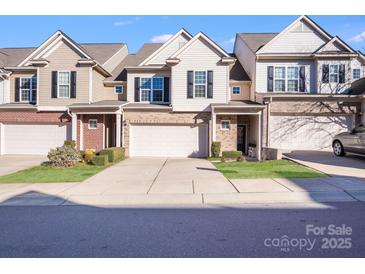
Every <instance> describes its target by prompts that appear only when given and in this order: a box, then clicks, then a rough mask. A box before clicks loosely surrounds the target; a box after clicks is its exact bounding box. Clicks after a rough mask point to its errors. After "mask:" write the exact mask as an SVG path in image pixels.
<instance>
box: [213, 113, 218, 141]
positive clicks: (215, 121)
mask: <svg viewBox="0 0 365 274" xmlns="http://www.w3.org/2000/svg"><path fill="white" fill-rule="evenodd" d="M216 127H217V115H216V114H215V113H214V112H213V111H212V142H215V141H216V135H217V131H216Z"/></svg>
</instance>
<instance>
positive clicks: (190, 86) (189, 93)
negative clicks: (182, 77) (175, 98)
mask: <svg viewBox="0 0 365 274" xmlns="http://www.w3.org/2000/svg"><path fill="white" fill-rule="evenodd" d="M193 97H194V72H193V71H192V70H189V71H188V82H187V98H193Z"/></svg>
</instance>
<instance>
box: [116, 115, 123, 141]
mask: <svg viewBox="0 0 365 274" xmlns="http://www.w3.org/2000/svg"><path fill="white" fill-rule="evenodd" d="M115 123H116V127H115V134H116V136H115V146H116V147H120V135H121V133H122V129H121V125H122V114H120V113H117V114H116V119H115Z"/></svg>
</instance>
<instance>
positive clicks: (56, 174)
mask: <svg viewBox="0 0 365 274" xmlns="http://www.w3.org/2000/svg"><path fill="white" fill-rule="evenodd" d="M106 167H108V166H94V165H87V164H81V163H80V164H77V165H75V166H74V167H70V168H54V167H44V166H36V167H32V168H29V169H24V170H21V171H18V172H15V173H11V174H8V175H4V176H0V183H57V182H81V181H83V180H85V179H87V178H89V177H91V176H93V175H95V174H96V173H98V172H100V171H102V170H103V169H105V168H106Z"/></svg>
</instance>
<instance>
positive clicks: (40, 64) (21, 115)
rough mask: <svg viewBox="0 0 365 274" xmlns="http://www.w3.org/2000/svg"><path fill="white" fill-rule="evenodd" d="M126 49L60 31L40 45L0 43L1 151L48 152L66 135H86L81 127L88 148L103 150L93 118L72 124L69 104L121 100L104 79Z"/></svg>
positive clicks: (121, 45) (21, 152) (125, 53)
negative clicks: (2, 45)
mask: <svg viewBox="0 0 365 274" xmlns="http://www.w3.org/2000/svg"><path fill="white" fill-rule="evenodd" d="M127 54H128V49H127V46H126V45H125V44H122V43H117V44H77V43H76V42H75V41H73V40H72V39H71V38H69V37H68V36H67V35H65V34H64V33H63V32H61V31H57V32H56V33H55V34H54V35H52V36H51V37H49V38H48V39H47V40H46V41H45V42H44V43H42V44H41V45H40V46H39V47H36V48H1V49H0V67H1V71H0V154H46V153H47V152H48V151H49V150H50V148H54V147H56V146H60V145H62V143H63V141H64V140H67V139H72V137H74V139H75V138H76V136H79V137H81V139H82V138H83V135H82V134H80V133H79V134H78V135H77V131H81V132H83V131H84V134H85V137H86V138H85V140H84V142H85V146H86V147H94V148H95V149H101V148H102V146H103V144H98V143H97V144H96V143H94V140H95V138H94V136H96V135H97V134H98V129H97V130H91V128H92V127H93V126H97V125H96V124H95V120H91V121H90V125H88V124H87V123H84V124H83V126H81V125H80V124H79V125H78V126H76V123H75V124H74V125H73V126H74V128H72V126H71V124H72V123H71V120H72V118H73V119H74V121H76V116H75V115H73V114H72V113H71V112H70V110H69V106H70V105H73V104H87V105H89V104H92V103H94V102H99V101H106V100H113V102H118V100H123V95H120V94H119V93H120V92H116V91H115V90H114V88H113V87H110V86H106V85H104V83H103V81H104V79H106V78H108V77H110V76H111V72H112V71H113V70H114V69H115V68H116V66H117V65H119V63H120V62H121V61H122V60H123V59H124V58H125V56H126V55H127ZM118 90H119V89H118ZM83 118H84V119H85V121H87V120H86V119H88V116H87V115H85V117H79V123H82V121H83V120H82V119H83ZM110 122H111V121H110ZM105 127H106V128H107V129H109V128H111V125H110V123H105ZM88 142H90V143H88Z"/></svg>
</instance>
